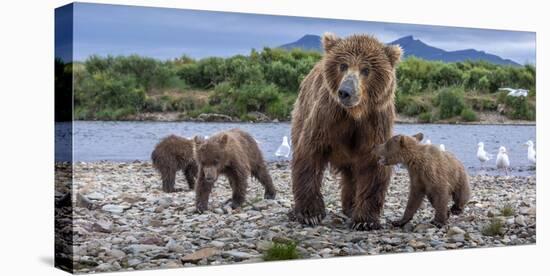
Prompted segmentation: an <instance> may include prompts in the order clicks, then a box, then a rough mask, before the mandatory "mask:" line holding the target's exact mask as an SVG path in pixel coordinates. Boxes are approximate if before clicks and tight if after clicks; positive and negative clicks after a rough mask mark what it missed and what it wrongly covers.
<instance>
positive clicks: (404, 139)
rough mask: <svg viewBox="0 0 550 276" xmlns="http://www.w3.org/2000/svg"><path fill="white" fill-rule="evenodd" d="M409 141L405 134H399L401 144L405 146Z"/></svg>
mask: <svg viewBox="0 0 550 276" xmlns="http://www.w3.org/2000/svg"><path fill="white" fill-rule="evenodd" d="M406 143H407V141H406V138H405V136H404V135H400V136H399V145H400V146H401V147H402V148H403V147H405V144H406Z"/></svg>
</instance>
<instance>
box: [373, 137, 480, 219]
mask: <svg viewBox="0 0 550 276" xmlns="http://www.w3.org/2000/svg"><path fill="white" fill-rule="evenodd" d="M422 137H423V135H422V134H421V133H419V134H417V135H415V136H414V137H410V136H404V135H396V136H394V137H392V138H391V139H390V140H388V141H387V142H386V143H384V144H381V145H379V146H377V147H376V148H375V149H374V153H375V154H376V155H377V156H380V157H381V158H382V159H381V160H382V162H383V163H385V164H388V165H395V164H397V163H402V164H404V165H405V166H406V167H407V170H408V172H409V177H410V187H409V199H408V202H407V207H406V209H405V213H404V215H403V218H402V219H401V220H399V221H396V222H394V223H393V224H394V225H395V226H403V225H405V224H406V223H407V222H409V221H410V220H411V219H412V217H413V216H414V214H415V212H416V211H417V210H418V208H419V207H420V205H421V203H422V200H423V199H424V197H425V196H427V197H428V200H429V201H430V203H431V205H432V206H433V208H434V209H435V217H434V220H433V221H432V223H433V224H434V225H436V226H438V227H441V226H443V225H445V224H446V223H447V219H448V217H449V210H448V203H449V201H450V200H451V199H452V200H453V202H454V204H453V206H452V207H451V210H450V213H452V214H454V215H458V214H460V213H462V211H463V210H464V206H465V205H466V203H468V200H469V198H470V185H469V183H468V175H467V174H466V170H465V169H464V166H463V165H462V163H461V162H460V161H458V160H457V159H456V158H455V157H454V155H453V154H452V153H450V152H448V151H441V150H440V149H439V148H438V147H437V146H433V145H423V144H420V143H419V141H421V140H422Z"/></svg>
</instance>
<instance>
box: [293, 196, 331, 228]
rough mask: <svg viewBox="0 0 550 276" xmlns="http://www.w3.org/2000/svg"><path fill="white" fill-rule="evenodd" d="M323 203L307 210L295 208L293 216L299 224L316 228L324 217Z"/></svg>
mask: <svg viewBox="0 0 550 276" xmlns="http://www.w3.org/2000/svg"><path fill="white" fill-rule="evenodd" d="M326 215H327V214H326V212H325V206H324V203H322V202H321V203H318V204H314V205H312V206H308V208H295V209H294V216H295V218H296V220H297V221H298V222H300V223H301V224H305V225H309V226H312V227H313V226H317V225H319V224H320V223H321V221H323V219H324V218H325V216H326Z"/></svg>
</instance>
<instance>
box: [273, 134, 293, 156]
mask: <svg viewBox="0 0 550 276" xmlns="http://www.w3.org/2000/svg"><path fill="white" fill-rule="evenodd" d="M275 156H278V157H284V158H288V157H289V156H290V144H288V137H286V136H284V137H283V143H282V144H281V145H280V146H279V148H277V151H276V152H275Z"/></svg>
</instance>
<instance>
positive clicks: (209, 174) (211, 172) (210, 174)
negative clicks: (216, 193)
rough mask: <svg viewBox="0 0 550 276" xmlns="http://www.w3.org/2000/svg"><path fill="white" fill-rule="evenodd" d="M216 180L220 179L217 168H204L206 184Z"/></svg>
mask: <svg viewBox="0 0 550 276" xmlns="http://www.w3.org/2000/svg"><path fill="white" fill-rule="evenodd" d="M216 178H218V175H217V169H216V168H215V167H206V168H204V180H206V182H210V183H211V182H214V181H216Z"/></svg>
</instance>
